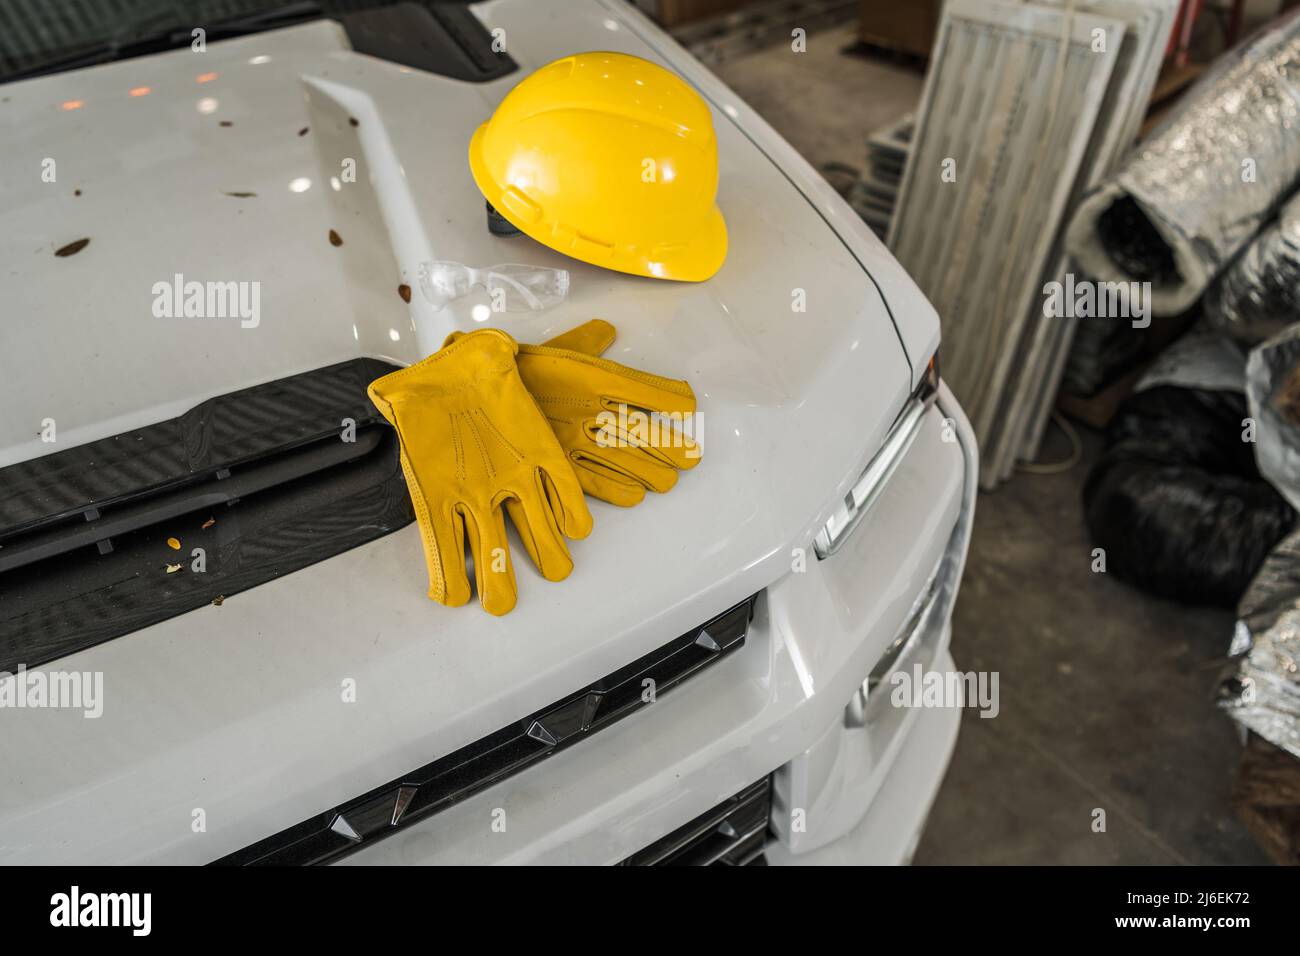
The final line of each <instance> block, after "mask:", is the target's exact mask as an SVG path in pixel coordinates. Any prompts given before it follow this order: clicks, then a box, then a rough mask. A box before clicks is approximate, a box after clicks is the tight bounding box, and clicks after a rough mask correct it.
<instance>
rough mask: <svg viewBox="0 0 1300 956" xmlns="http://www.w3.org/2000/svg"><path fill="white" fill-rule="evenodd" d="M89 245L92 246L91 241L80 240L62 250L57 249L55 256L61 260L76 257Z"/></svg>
mask: <svg viewBox="0 0 1300 956" xmlns="http://www.w3.org/2000/svg"><path fill="white" fill-rule="evenodd" d="M88 245H90V240H89V239H78V240H77V241H76V242H70V243H68V244H67V245H66V246H64V247H63V248H62V249H55V250H54V254H55V255H56V256H58V257H59V258H60V259H66V258H67V257H68V256H75V255H76V254H77V253H78V252H80V251H81V250H82V249H84V248H86V246H88Z"/></svg>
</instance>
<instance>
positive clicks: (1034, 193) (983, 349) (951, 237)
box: [890, 0, 1174, 488]
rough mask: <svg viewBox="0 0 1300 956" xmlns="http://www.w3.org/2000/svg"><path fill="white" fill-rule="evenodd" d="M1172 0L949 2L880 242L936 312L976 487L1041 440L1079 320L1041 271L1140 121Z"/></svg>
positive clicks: (1058, 257)
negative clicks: (976, 458)
mask: <svg viewBox="0 0 1300 956" xmlns="http://www.w3.org/2000/svg"><path fill="white" fill-rule="evenodd" d="M1173 2H1174V0H1088V2H1078V0H1060V2H1056V3H1054V2H1050V0H1049V2H1047V3H1016V2H1011V0H950V2H949V3H948V5H947V7H946V9H945V13H944V20H943V23H942V24H941V26H940V30H939V36H938V38H937V39H936V44H935V51H934V56H933V57H932V59H931V66H930V73H929V76H928V77H927V79H926V87H925V93H924V95H923V98H922V102H921V108H920V111H919V113H918V118H917V124H916V132H915V135H914V143H913V148H912V153H911V157H910V160H909V162H908V165H907V168H906V171H905V172H904V176H903V182H902V187H901V190H900V197H899V202H898V207H897V210H896V214H895V217H894V223H893V226H892V228H891V232H890V246H891V248H892V249H893V250H894V254H895V255H896V256H897V257H898V258H899V260H900V261H901V262H902V264H903V265H904V266H905V267H906V268H907V269H908V271H909V272H910V273H911V274H912V277H913V278H914V279H915V280H916V281H917V283H918V284H919V285H920V287H921V289H922V291H924V292H925V293H926V295H927V296H928V297H929V298H930V301H931V302H932V303H933V304H934V306H935V308H936V309H937V310H938V312H939V315H940V319H941V321H942V323H943V368H944V374H945V377H946V378H947V379H948V381H949V384H950V385H951V386H952V388H953V390H954V391H955V392H956V394H957V395H958V397H959V398H960V399H961V400H962V402H963V404H964V406H965V408H966V411H967V413H968V415H969V416H970V418H971V421H972V423H973V424H974V426H975V430H976V434H977V436H978V437H979V441H980V445H981V448H982V450H983V451H982V455H981V459H982V464H981V485H982V486H983V487H985V488H991V487H994V486H995V485H996V484H997V482H998V481H999V480H1001V479H1002V478H1004V477H1006V476H1007V475H1009V474H1010V471H1011V469H1012V468H1013V467H1014V464H1015V460H1016V457H1017V453H1023V452H1024V451H1026V450H1028V449H1030V447H1031V446H1035V447H1036V444H1037V439H1036V436H1035V429H1037V430H1038V433H1039V434H1041V426H1042V423H1043V422H1045V421H1046V412H1047V411H1049V410H1050V403H1051V398H1052V396H1053V395H1054V393H1055V385H1056V382H1057V381H1058V380H1059V375H1060V369H1059V361H1058V359H1061V358H1062V357H1063V354H1064V352H1065V350H1066V349H1068V345H1069V338H1070V334H1071V332H1072V331H1073V330H1072V328H1071V327H1070V326H1069V324H1068V321H1067V320H1065V319H1058V318H1044V316H1043V286H1044V283H1045V282H1046V281H1047V280H1049V279H1052V278H1056V277H1058V276H1059V275H1061V274H1063V273H1064V272H1065V271H1067V266H1066V263H1065V260H1064V258H1063V256H1062V253H1061V246H1060V237H1061V232H1062V225H1063V223H1064V221H1065V219H1066V216H1067V214H1068V212H1069V210H1070V208H1071V204H1072V203H1073V202H1074V201H1076V200H1077V199H1078V197H1079V196H1080V195H1081V194H1082V192H1083V191H1084V190H1085V189H1086V188H1087V187H1088V186H1090V185H1092V184H1094V183H1095V182H1096V181H1098V180H1099V178H1100V177H1101V176H1102V175H1103V174H1104V173H1105V172H1106V171H1108V170H1109V169H1110V168H1112V166H1113V165H1114V163H1115V162H1116V160H1117V159H1118V156H1119V154H1120V153H1121V152H1122V151H1123V150H1124V149H1126V148H1127V146H1128V145H1129V144H1130V143H1131V142H1132V140H1133V138H1134V137H1135V136H1136V132H1137V129H1138V127H1139V126H1140V123H1141V118H1142V112H1143V110H1144V107H1145V104H1146V101H1147V98H1148V97H1149V95H1150V89H1151V85H1153V84H1154V82H1155V75H1156V71H1157V70H1158V68H1159V64H1160V52H1161V51H1162V49H1163V47H1162V44H1163V40H1164V37H1166V36H1167V34H1168V24H1171V23H1172V4H1173ZM1148 81H1149V82H1148Z"/></svg>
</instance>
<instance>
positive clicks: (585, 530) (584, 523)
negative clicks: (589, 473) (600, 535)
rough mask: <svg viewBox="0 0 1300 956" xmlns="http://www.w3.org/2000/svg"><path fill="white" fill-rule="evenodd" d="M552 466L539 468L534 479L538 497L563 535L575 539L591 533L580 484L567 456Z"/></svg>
mask: <svg viewBox="0 0 1300 956" xmlns="http://www.w3.org/2000/svg"><path fill="white" fill-rule="evenodd" d="M562 460H563V465H562V466H559V467H555V468H539V469H537V471H538V480H539V485H540V490H541V492H542V499H543V500H544V501H545V502H546V505H547V507H549V508H550V509H551V513H552V514H553V515H555V522H556V526H557V527H558V528H559V529H560V530H561V531H563V532H564V534H565V535H566V536H567V537H570V538H574V539H578V538H585V537H586V536H587V535H589V534H591V511H590V510H589V509H588V508H587V499H586V498H584V497H583V496H582V485H581V484H579V482H578V476H577V475H575V474H574V473H573V468H572V467H571V466H570V465H569V462H568V460H567V459H562Z"/></svg>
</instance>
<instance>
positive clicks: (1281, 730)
mask: <svg viewBox="0 0 1300 956" xmlns="http://www.w3.org/2000/svg"><path fill="white" fill-rule="evenodd" d="M1237 613H1238V621H1237V629H1236V632H1235V633H1234V634H1233V638H1232V646H1231V648H1230V649H1229V652H1228V653H1229V655H1230V656H1232V657H1234V658H1236V660H1237V671H1236V674H1235V675H1233V676H1232V677H1230V678H1229V679H1227V680H1225V681H1224V682H1223V683H1222V684H1220V685H1219V694H1218V704H1219V706H1220V707H1221V708H1223V709H1224V710H1225V711H1227V713H1228V714H1229V715H1230V716H1231V717H1232V718H1233V719H1234V720H1236V721H1237V722H1238V723H1239V724H1241V725H1242V726H1244V727H1246V728H1248V729H1250V730H1253V731H1254V732H1255V733H1257V734H1259V735H1260V736H1261V737H1263V738H1264V739H1265V740H1267V741H1268V742H1269V743H1271V744H1274V745H1275V746H1277V747H1281V748H1282V749H1283V750H1285V751H1287V752H1288V753H1290V754H1292V755H1293V756H1295V757H1300V674H1298V673H1297V662H1300V532H1296V533H1293V534H1291V535H1289V536H1288V537H1287V538H1285V539H1284V540H1283V541H1282V543H1281V544H1279V545H1278V546H1277V547H1276V548H1275V549H1274V550H1273V553H1272V554H1270V555H1269V556H1268V558H1267V560H1265V562H1264V566H1263V567H1262V568H1260V570H1259V573H1258V574H1257V575H1255V580H1254V581H1252V582H1251V585H1250V587H1249V588H1248V589H1247V591H1246V594H1245V596H1244V597H1243V598H1242V599H1241V604H1240V605H1239V607H1238V609H1237Z"/></svg>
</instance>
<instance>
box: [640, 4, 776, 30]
mask: <svg viewBox="0 0 1300 956" xmlns="http://www.w3.org/2000/svg"><path fill="white" fill-rule="evenodd" d="M752 2H753V0H636V5H637V6H638V7H640V8H641V11H642V12H643V13H646V14H647V15H649V16H650V18H651V19H653V20H655V21H656V22H658V23H659V24H660V25H661V26H665V27H675V26H680V25H681V24H683V23H690V22H692V21H694V20H704V19H706V18H708V17H717V16H721V15H722V14H724V13H731V12H732V11H734V10H739V9H740V8H741V7H744V6H748V5H749V4H750V3H752Z"/></svg>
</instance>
